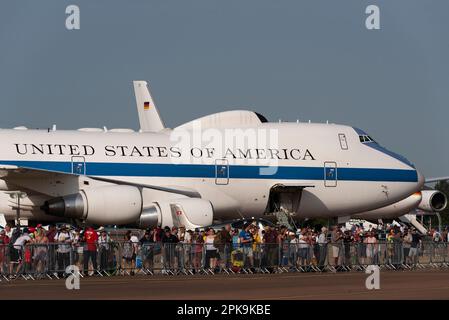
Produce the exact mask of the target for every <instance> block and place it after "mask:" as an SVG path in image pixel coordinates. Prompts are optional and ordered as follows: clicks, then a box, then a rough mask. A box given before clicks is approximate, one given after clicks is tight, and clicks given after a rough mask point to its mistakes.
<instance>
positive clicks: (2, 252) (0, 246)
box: [0, 230, 9, 274]
mask: <svg viewBox="0 0 449 320" xmlns="http://www.w3.org/2000/svg"><path fill="white" fill-rule="evenodd" d="M8 244H9V237H8V236H7V235H6V231H5V230H2V231H0V274H1V273H3V269H4V267H5V266H6V247H7V246H8Z"/></svg>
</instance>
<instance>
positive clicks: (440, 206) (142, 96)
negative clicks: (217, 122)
mask: <svg viewBox="0 0 449 320" xmlns="http://www.w3.org/2000/svg"><path fill="white" fill-rule="evenodd" d="M134 92H135V96H136V105H137V111H138V116H139V122H140V127H141V129H140V130H141V131H152V132H158V131H160V130H162V129H163V128H164V124H163V121H162V119H161V118H160V115H159V112H158V110H157V108H156V106H155V104H154V100H153V98H152V96H151V93H150V91H149V88H148V84H147V82H145V81H134ZM144 101H150V102H151V103H152V104H153V105H154V107H155V108H152V109H150V110H144V109H143V108H141V107H140V106H141V105H142V104H143V102H144ZM360 141H361V142H364V143H371V142H374V141H372V139H371V138H370V137H369V136H368V137H367V136H365V137H363V136H362V137H360ZM395 156H396V155H395ZM403 160H405V159H403ZM405 161H406V160H405ZM441 180H449V177H438V178H429V179H426V183H432V182H437V181H441ZM424 189H425V190H422V191H418V192H415V193H413V194H412V195H410V196H409V197H407V198H405V199H403V200H401V201H398V202H396V203H393V204H391V205H388V206H385V207H381V208H378V209H374V210H370V211H365V212H359V213H356V214H353V215H352V216H351V218H359V219H367V220H379V219H394V218H398V217H401V216H403V215H406V214H407V216H408V215H409V214H415V210H416V209H419V210H420V211H421V212H428V213H434V212H440V211H443V210H444V209H445V208H446V206H447V203H448V200H447V198H446V195H445V194H444V193H442V192H440V191H438V190H434V189H431V188H429V187H424ZM346 218H350V217H346ZM406 220H408V219H406Z"/></svg>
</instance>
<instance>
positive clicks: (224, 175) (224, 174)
mask: <svg viewBox="0 0 449 320" xmlns="http://www.w3.org/2000/svg"><path fill="white" fill-rule="evenodd" d="M228 183H229V165H228V160H226V159H217V160H215V184H221V185H226V184H228Z"/></svg>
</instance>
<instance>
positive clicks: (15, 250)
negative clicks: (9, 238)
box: [10, 228, 31, 273]
mask: <svg viewBox="0 0 449 320" xmlns="http://www.w3.org/2000/svg"><path fill="white" fill-rule="evenodd" d="M18 232H20V231H19V229H16V230H15V231H14V232H13V233H18ZM13 237H14V235H13ZM30 241H31V237H30V236H29V235H28V229H27V228H24V229H23V232H22V235H20V236H19V237H17V238H16V240H15V241H14V243H13V247H12V248H11V264H10V271H11V273H12V271H13V268H14V264H16V265H17V268H16V273H19V270H20V267H21V266H22V262H23V249H24V246H25V244H27V243H28V242H30Z"/></svg>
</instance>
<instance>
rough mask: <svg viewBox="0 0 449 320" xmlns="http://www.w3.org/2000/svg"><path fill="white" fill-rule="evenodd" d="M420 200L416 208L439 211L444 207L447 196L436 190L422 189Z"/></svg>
mask: <svg viewBox="0 0 449 320" xmlns="http://www.w3.org/2000/svg"><path fill="white" fill-rule="evenodd" d="M421 193H422V200H421V202H420V203H419V205H418V209H421V210H424V211H431V212H440V211H443V210H444V209H446V206H447V197H446V195H445V194H444V193H442V192H441V191H438V190H423V191H421Z"/></svg>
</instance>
